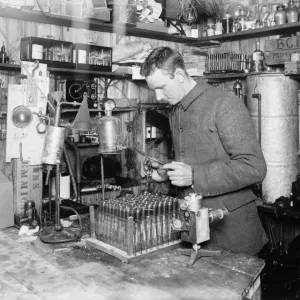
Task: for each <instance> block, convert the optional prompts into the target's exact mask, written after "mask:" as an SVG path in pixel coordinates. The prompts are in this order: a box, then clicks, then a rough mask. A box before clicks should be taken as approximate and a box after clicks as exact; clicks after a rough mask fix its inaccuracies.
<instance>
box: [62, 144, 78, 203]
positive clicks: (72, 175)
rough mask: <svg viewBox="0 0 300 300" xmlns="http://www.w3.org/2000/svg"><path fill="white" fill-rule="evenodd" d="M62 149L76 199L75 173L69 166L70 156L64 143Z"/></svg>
mask: <svg viewBox="0 0 300 300" xmlns="http://www.w3.org/2000/svg"><path fill="white" fill-rule="evenodd" d="M63 151H64V156H65V160H66V163H67V167H68V170H69V174H70V177H71V182H72V187H73V190H74V193H75V196H76V199H77V198H78V192H77V185H76V179H75V175H74V172H73V169H72V166H71V161H70V156H69V154H68V151H67V148H66V146H65V145H64V148H63Z"/></svg>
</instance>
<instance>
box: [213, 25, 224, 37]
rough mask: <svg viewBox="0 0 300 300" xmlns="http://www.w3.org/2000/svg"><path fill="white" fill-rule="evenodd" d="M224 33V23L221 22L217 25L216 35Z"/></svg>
mask: <svg viewBox="0 0 300 300" xmlns="http://www.w3.org/2000/svg"><path fill="white" fill-rule="evenodd" d="M222 33H223V29H222V23H221V22H217V23H216V24H215V35H217V34H222Z"/></svg>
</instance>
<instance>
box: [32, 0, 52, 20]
mask: <svg viewBox="0 0 300 300" xmlns="http://www.w3.org/2000/svg"><path fill="white" fill-rule="evenodd" d="M35 1H36V3H37V5H38V7H39V9H40V11H41V12H42V14H43V15H44V16H47V17H50V16H51V13H49V14H46V12H45V11H44V9H43V7H42V5H41V4H40V1H39V0H35Z"/></svg>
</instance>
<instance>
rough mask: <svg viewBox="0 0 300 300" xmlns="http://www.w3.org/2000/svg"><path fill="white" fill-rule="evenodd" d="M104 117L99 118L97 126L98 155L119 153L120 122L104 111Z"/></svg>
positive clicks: (120, 147)
mask: <svg viewBox="0 0 300 300" xmlns="http://www.w3.org/2000/svg"><path fill="white" fill-rule="evenodd" d="M106 114H107V115H106V116H105V117H103V118H100V119H99V121H98V124H97V132H98V137H99V153H103V154H105V153H108V154H109V153H119V152H120V151H121V150H122V143H121V120H120V119H119V118H117V117H113V116H112V115H111V112H108V111H106Z"/></svg>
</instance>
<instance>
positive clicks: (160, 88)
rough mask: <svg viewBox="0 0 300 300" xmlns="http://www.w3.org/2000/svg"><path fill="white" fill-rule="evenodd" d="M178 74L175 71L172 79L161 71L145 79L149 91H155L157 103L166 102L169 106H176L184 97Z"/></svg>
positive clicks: (164, 71)
mask: <svg viewBox="0 0 300 300" xmlns="http://www.w3.org/2000/svg"><path fill="white" fill-rule="evenodd" d="M179 73H180V72H177V71H175V73H174V78H171V76H170V74H169V73H168V72H167V71H166V70H163V69H155V71H154V72H153V73H152V74H150V75H149V76H147V77H146V81H147V84H148V86H149V88H150V89H151V90H154V91H155V95H156V100H157V101H166V102H168V103H169V104H171V105H176V104H177V103H178V102H180V101H181V99H182V98H183V97H184V89H183V87H182V80H180V76H181V75H180V74H179Z"/></svg>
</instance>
